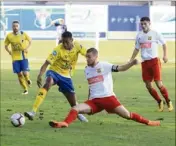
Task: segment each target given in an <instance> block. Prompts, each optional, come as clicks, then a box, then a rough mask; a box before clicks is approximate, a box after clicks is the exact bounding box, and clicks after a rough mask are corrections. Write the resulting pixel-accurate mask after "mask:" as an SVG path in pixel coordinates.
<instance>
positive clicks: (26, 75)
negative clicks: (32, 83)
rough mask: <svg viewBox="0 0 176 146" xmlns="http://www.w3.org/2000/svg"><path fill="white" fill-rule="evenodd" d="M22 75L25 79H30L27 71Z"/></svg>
mask: <svg viewBox="0 0 176 146" xmlns="http://www.w3.org/2000/svg"><path fill="white" fill-rule="evenodd" d="M24 77H25V79H26V81H29V80H30V77H29V73H27V74H25V75H24Z"/></svg>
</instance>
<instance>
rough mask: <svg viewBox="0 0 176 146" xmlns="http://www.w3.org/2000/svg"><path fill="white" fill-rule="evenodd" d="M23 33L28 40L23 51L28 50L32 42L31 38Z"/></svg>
mask: <svg viewBox="0 0 176 146" xmlns="http://www.w3.org/2000/svg"><path fill="white" fill-rule="evenodd" d="M24 35H25V39H26V40H27V41H28V45H27V47H26V48H25V49H24V51H25V52H28V49H29V47H30V46H31V43H32V39H31V38H30V37H29V36H28V35H27V34H26V33H24Z"/></svg>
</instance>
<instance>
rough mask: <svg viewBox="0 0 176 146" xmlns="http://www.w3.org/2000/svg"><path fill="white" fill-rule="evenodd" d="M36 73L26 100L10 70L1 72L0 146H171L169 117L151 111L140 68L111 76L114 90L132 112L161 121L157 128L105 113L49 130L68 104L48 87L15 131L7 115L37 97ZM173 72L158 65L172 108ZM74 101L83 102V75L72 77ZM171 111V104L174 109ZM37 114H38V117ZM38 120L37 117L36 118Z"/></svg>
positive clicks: (172, 122)
mask: <svg viewBox="0 0 176 146" xmlns="http://www.w3.org/2000/svg"><path fill="white" fill-rule="evenodd" d="M37 74H38V71H37V70H32V71H31V78H32V81H33V87H32V88H30V90H29V95H26V96H22V95H21V92H22V91H21V87H20V86H19V84H18V81H17V77H16V75H13V74H12V71H11V70H5V69H4V70H1V135H0V138H1V146H108V145H109V146H117V145H118V146H166V145H168V146H174V145H175V112H168V111H167V108H166V109H165V111H164V112H162V113H159V112H156V109H157V104H156V102H155V101H154V100H153V99H152V97H150V95H149V94H148V93H147V91H146V89H145V87H144V84H143V82H142V80H141V72H140V67H139V66H137V67H134V68H132V69H131V70H129V71H127V72H124V73H115V74H113V79H114V91H115V93H116V95H117V96H118V97H119V99H120V101H121V103H122V104H124V105H125V106H126V107H127V109H129V110H130V111H133V112H137V113H140V114H141V115H143V116H145V117H147V118H149V119H151V120H155V119H157V118H163V119H164V120H163V121H162V125H161V127H148V126H145V125H141V124H138V123H136V122H133V121H129V120H125V119H122V118H120V117H118V116H117V115H107V114H106V113H105V112H102V113H99V114H96V115H94V116H87V117H88V119H89V123H80V122H79V121H78V120H77V121H76V122H75V123H73V124H72V125H70V127H69V128H67V129H53V128H50V127H49V125H48V121H49V120H53V119H54V120H62V119H63V118H64V117H65V115H66V114H67V112H68V111H69V108H70V107H69V105H68V103H67V101H66V99H65V98H64V97H63V95H62V94H61V93H59V92H58V90H57V87H53V88H52V89H51V90H50V92H49V93H48V96H47V97H46V99H45V101H44V103H43V104H42V105H41V107H40V110H39V112H38V114H37V116H36V118H35V120H34V121H28V120H26V124H25V125H24V126H23V127H21V128H15V127H13V126H12V125H11V123H10V120H9V118H10V116H11V115H12V114H13V113H16V112H21V113H23V112H24V111H29V110H31V108H32V104H33V102H34V100H35V95H36V93H37V90H38V88H37V86H36V83H35V81H36V76H37ZM174 75H175V69H174V66H173V65H164V67H163V81H164V84H165V85H166V87H167V88H168V91H169V94H170V98H171V99H172V101H173V103H175V82H174V81H175V76H174ZM73 80H74V85H75V88H76V93H77V96H78V100H79V102H83V101H84V100H86V99H87V93H88V89H87V88H88V87H87V81H86V80H84V74H83V70H77V71H76V74H75V76H74V78H73ZM174 106H175V104H174ZM42 114H43V115H42ZM42 117H43V118H42Z"/></svg>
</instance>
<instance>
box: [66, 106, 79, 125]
mask: <svg viewBox="0 0 176 146" xmlns="http://www.w3.org/2000/svg"><path fill="white" fill-rule="evenodd" d="M77 116H78V112H77V111H76V110H74V109H72V110H71V111H70V112H69V114H68V115H67V117H66V118H65V120H64V122H66V123H67V124H71V123H72V122H73V121H74V120H76V118H77Z"/></svg>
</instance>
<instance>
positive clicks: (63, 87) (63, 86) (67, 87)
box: [46, 70, 75, 93]
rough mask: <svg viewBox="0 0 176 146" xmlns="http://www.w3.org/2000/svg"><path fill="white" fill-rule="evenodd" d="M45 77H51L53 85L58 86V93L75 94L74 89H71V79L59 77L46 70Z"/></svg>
mask: <svg viewBox="0 0 176 146" xmlns="http://www.w3.org/2000/svg"><path fill="white" fill-rule="evenodd" d="M46 77H52V78H53V80H54V83H55V84H57V85H58V86H59V91H60V92H62V93H68V92H69V93H75V92H74V87H73V82H72V80H71V78H66V77H63V76H61V75H60V74H58V73H56V72H54V71H52V70H48V71H47V72H46Z"/></svg>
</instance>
